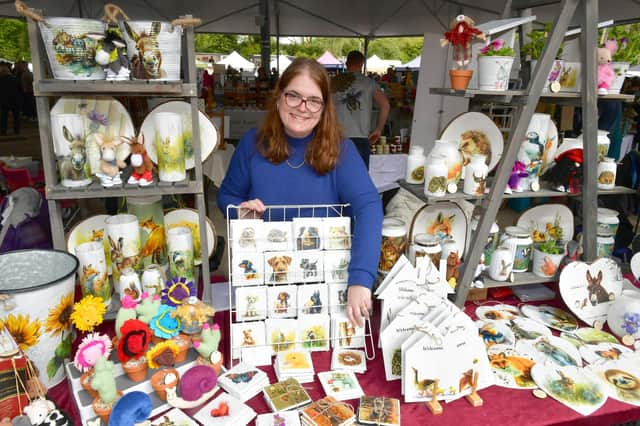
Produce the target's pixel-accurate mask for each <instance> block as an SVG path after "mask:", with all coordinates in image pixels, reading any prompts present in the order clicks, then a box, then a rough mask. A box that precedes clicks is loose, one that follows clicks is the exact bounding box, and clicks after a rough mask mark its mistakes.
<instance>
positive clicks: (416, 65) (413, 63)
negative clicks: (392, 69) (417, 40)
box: [396, 55, 422, 71]
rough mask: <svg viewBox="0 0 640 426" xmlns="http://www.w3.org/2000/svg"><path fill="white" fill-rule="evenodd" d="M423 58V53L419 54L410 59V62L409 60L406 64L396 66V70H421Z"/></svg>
mask: <svg viewBox="0 0 640 426" xmlns="http://www.w3.org/2000/svg"><path fill="white" fill-rule="evenodd" d="M421 60H422V55H418V56H416V57H415V58H413V59H412V60H410V61H409V62H407V63H406V64H402V65H400V66H399V67H396V70H398V71H405V70H419V69H420V62H421Z"/></svg>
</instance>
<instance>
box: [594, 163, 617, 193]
mask: <svg viewBox="0 0 640 426" xmlns="http://www.w3.org/2000/svg"><path fill="white" fill-rule="evenodd" d="M617 168H618V166H617V165H616V161H615V159H613V158H611V157H605V158H603V159H602V161H600V162H599V163H598V189H613V188H614V187H615V186H616V170H617Z"/></svg>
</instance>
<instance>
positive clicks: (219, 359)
mask: <svg viewBox="0 0 640 426" xmlns="http://www.w3.org/2000/svg"><path fill="white" fill-rule="evenodd" d="M223 361H224V358H223V356H222V352H220V351H214V352H213V353H212V354H211V356H210V357H209V359H205V358H203V357H201V356H199V357H198V358H197V359H196V364H197V365H208V366H209V367H211V368H213V371H215V372H216V375H218V376H220V371H221V370H222V363H223Z"/></svg>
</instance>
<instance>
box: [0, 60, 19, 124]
mask: <svg viewBox="0 0 640 426" xmlns="http://www.w3.org/2000/svg"><path fill="white" fill-rule="evenodd" d="M0 93H1V94H2V95H1V96H0V136H6V135H7V121H8V120H9V112H11V115H12V116H13V133H14V134H15V135H19V134H20V115H21V114H20V110H21V102H20V84H19V83H18V80H17V79H16V78H15V76H14V75H13V74H11V68H10V66H9V64H8V63H6V62H2V63H0Z"/></svg>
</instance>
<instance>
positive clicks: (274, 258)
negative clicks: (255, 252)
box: [264, 251, 297, 284]
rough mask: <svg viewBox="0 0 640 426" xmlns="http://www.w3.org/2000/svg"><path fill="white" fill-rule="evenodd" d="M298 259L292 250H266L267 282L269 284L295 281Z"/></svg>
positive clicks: (265, 267)
mask: <svg viewBox="0 0 640 426" xmlns="http://www.w3.org/2000/svg"><path fill="white" fill-rule="evenodd" d="M296 260H297V259H296V257H295V254H294V252H292V251H277V252H275V251H274V252H266V253H265V254H264V269H265V282H266V283H267V284H287V283H291V282H294V281H295V273H294V269H295V265H296V264H295V261H296Z"/></svg>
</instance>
